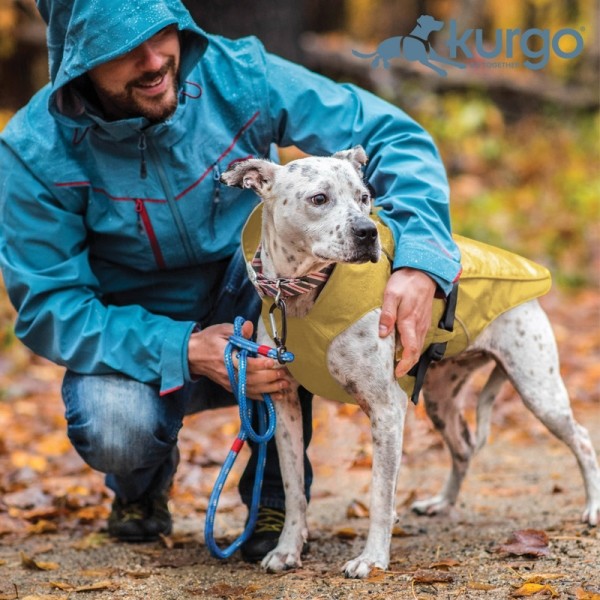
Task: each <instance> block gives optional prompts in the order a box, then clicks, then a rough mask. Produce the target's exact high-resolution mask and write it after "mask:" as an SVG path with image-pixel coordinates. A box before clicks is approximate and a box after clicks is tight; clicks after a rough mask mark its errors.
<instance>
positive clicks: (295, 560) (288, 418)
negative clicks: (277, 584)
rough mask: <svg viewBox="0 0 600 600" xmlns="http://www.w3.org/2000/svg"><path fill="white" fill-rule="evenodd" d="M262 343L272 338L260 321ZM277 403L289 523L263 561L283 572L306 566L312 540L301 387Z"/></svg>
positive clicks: (272, 569)
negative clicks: (306, 550) (304, 549)
mask: <svg viewBox="0 0 600 600" xmlns="http://www.w3.org/2000/svg"><path fill="white" fill-rule="evenodd" d="M257 338H258V340H259V343H262V344H266V345H269V344H271V339H270V338H269V337H268V335H267V334H266V333H265V330H264V326H263V324H262V321H259V326H258V336H257ZM274 404H275V415H276V418H277V426H276V428H275V441H276V443H277V454H278V455H279V464H280V468H281V477H282V480H283V488H284V490H285V522H284V525H283V531H282V532H281V535H280V536H279V542H278V544H277V546H276V547H275V548H274V549H273V550H272V551H271V552H269V553H268V554H267V555H266V556H265V557H264V558H263V560H262V562H261V566H262V567H263V569H265V570H266V571H270V572H279V571H283V570H285V569H293V568H295V567H299V566H302V560H301V558H300V555H301V552H302V547H303V545H304V543H305V542H306V540H307V539H308V528H307V526H306V504H307V502H306V495H305V492H304V442H303V439H304V436H303V431H302V410H301V408H300V400H299V398H298V387H297V385H296V386H295V387H293V388H292V389H291V390H290V391H289V393H287V394H286V395H285V398H284V399H283V400H278V401H277V402H275V403H274Z"/></svg>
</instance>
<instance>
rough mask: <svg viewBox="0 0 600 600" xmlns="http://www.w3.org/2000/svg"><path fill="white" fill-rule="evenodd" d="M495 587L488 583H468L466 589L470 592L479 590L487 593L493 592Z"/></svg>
mask: <svg viewBox="0 0 600 600" xmlns="http://www.w3.org/2000/svg"><path fill="white" fill-rule="evenodd" d="M496 587H497V586H495V585H491V584H489V583H479V582H478V581H469V583H468V584H467V588H469V589H470V590H481V591H483V592H488V591H489V590H495V589H496Z"/></svg>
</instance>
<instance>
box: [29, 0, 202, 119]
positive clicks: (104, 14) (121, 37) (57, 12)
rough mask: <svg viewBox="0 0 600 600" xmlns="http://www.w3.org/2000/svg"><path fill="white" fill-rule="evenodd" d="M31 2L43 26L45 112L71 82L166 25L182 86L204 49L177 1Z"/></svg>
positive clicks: (60, 101)
mask: <svg viewBox="0 0 600 600" xmlns="http://www.w3.org/2000/svg"><path fill="white" fill-rule="evenodd" d="M36 2H37V6H38V10H39V11H40V14H41V15H42V18H43V19H44V21H45V22H46V24H47V26H48V27H47V42H48V58H49V67H50V82H51V95H50V100H49V105H50V106H49V108H50V109H51V110H52V109H53V108H55V105H57V104H58V105H59V106H60V105H61V104H63V102H62V100H61V98H60V96H61V94H60V93H59V92H60V91H61V90H64V88H65V86H67V85H68V84H69V83H70V82H72V81H73V80H74V79H76V78H77V77H79V76H81V75H83V74H84V73H86V72H87V71H89V70H90V69H92V68H93V67H96V66H98V65H100V64H102V63H105V62H107V61H109V60H112V59H114V58H116V57H117V56H120V55H122V54H125V53H127V52H129V51H130V50H132V49H133V48H135V47H137V46H139V45H140V44H142V43H143V42H145V41H146V40H147V39H149V38H150V37H152V36H153V35H154V34H156V33H157V32H158V31H160V30H161V29H163V28H164V27H167V26H168V25H173V24H176V25H177V28H178V29H179V31H180V32H182V34H181V67H180V69H181V78H182V80H183V79H185V77H186V76H187V74H188V73H189V72H190V70H191V69H192V67H193V65H194V64H195V63H196V62H197V61H198V60H199V58H200V57H201V56H202V54H203V53H204V51H205V50H206V46H207V44H208V40H207V38H206V35H205V34H204V32H203V31H202V30H201V29H200V28H199V27H198V26H197V25H196V23H195V22H194V21H193V19H192V17H191V15H190V14H189V12H188V11H187V9H186V8H185V7H184V6H183V5H182V4H181V2H180V1H179V0H36ZM61 112H62V111H61Z"/></svg>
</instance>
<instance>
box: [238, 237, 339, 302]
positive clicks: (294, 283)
mask: <svg viewBox="0 0 600 600" xmlns="http://www.w3.org/2000/svg"><path fill="white" fill-rule="evenodd" d="M261 248H262V246H261V245H259V246H258V248H257V250H256V253H255V254H254V258H253V259H252V261H251V262H250V264H249V265H248V267H249V268H248V273H249V275H250V279H251V281H252V283H253V284H254V287H255V288H256V289H257V291H258V293H259V294H260V295H261V296H263V297H264V296H269V297H271V298H290V297H292V296H300V295H301V294H305V293H306V292H310V291H311V290H314V289H315V288H318V287H320V286H322V285H323V284H324V283H325V282H326V281H327V279H329V276H330V275H331V272H332V271H333V268H334V267H335V265H334V264H332V265H329V266H327V267H325V268H324V269H321V270H320V271H316V272H314V273H309V274H308V275H304V276H302V277H291V278H286V277H282V278H280V279H272V278H270V277H266V276H265V275H264V274H263V265H262V260H261V258H260V252H261Z"/></svg>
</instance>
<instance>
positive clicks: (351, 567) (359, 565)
mask: <svg viewBox="0 0 600 600" xmlns="http://www.w3.org/2000/svg"><path fill="white" fill-rule="evenodd" d="M386 567H387V564H386V565H384V564H383V562H382V561H379V560H372V559H370V558H369V557H367V556H363V555H362V554H361V555H360V556H359V557H358V558H355V559H354V560H349V561H348V562H347V563H346V564H345V565H344V568H343V569H342V571H343V573H344V576H345V577H348V578H349V579H364V578H365V577H368V576H369V573H370V572H371V570H372V569H381V570H382V571H385V569H386Z"/></svg>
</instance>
